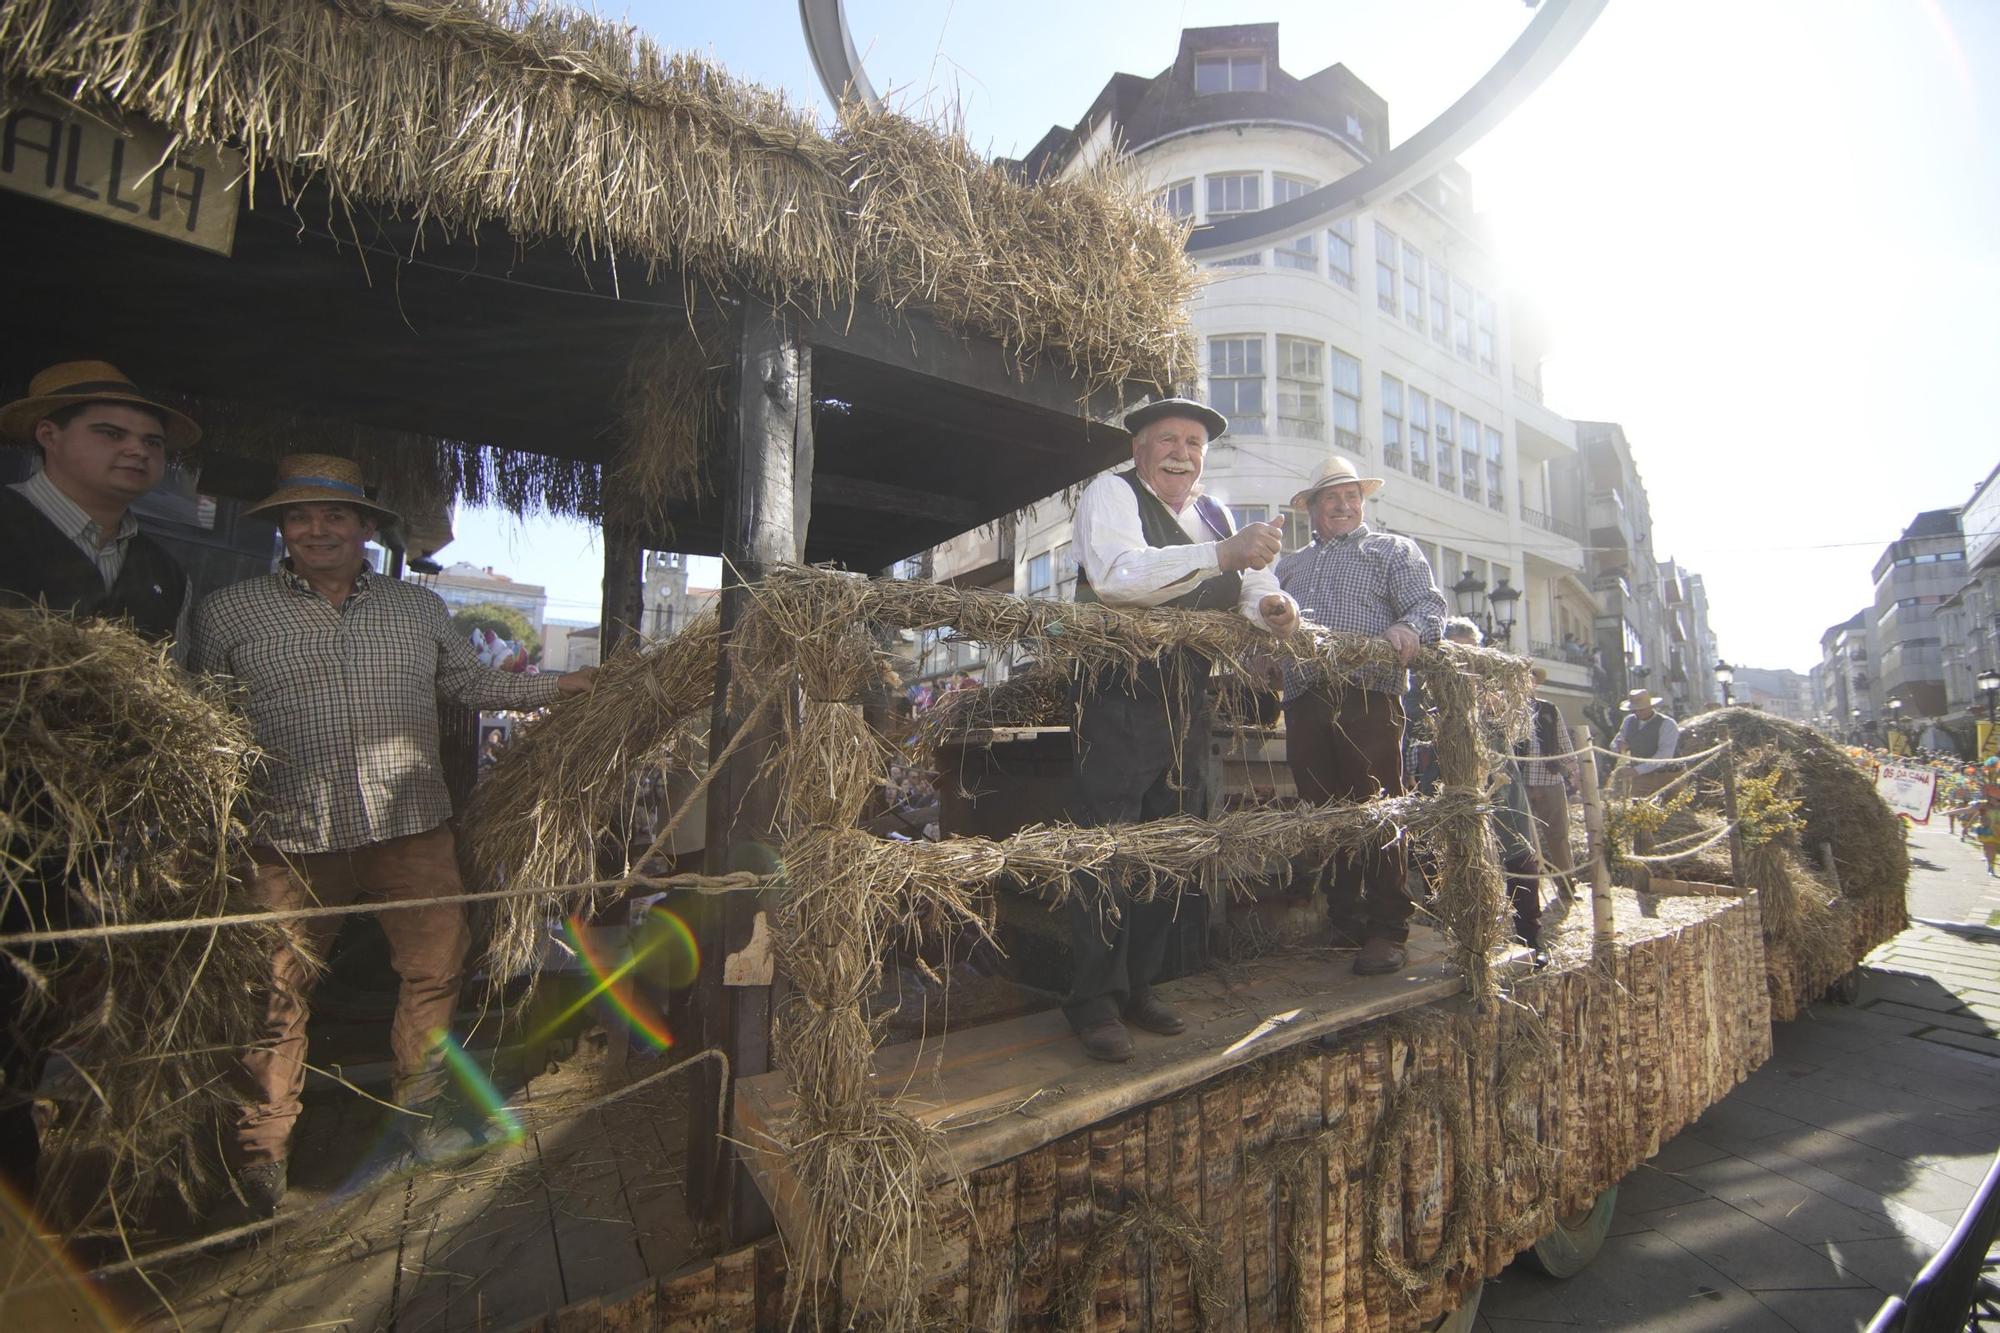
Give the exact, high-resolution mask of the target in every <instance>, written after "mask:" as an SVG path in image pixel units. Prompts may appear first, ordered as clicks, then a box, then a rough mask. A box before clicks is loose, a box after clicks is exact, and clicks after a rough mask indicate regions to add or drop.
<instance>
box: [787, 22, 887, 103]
mask: <svg viewBox="0 0 2000 1333" xmlns="http://www.w3.org/2000/svg"><path fill="white" fill-rule="evenodd" d="M799 24H800V26H802V27H803V28H804V29H805V30H806V51H807V53H808V54H810V55H811V56H812V62H813V69H814V70H816V71H818V73H819V86H820V87H822V88H824V89H826V95H827V98H828V100H830V101H831V102H832V103H833V105H834V106H835V108H839V107H841V106H842V105H844V104H846V103H847V102H849V101H858V102H860V103H861V104H862V105H863V106H865V107H867V108H868V109H869V110H870V111H879V110H881V109H882V99H881V97H880V96H879V95H878V94H877V93H876V92H875V85H874V84H872V83H870V82H869V81H868V71H867V70H865V69H863V68H862V67H861V57H860V56H859V55H857V54H855V50H854V38H853V37H852V36H850V35H849V33H848V31H847V9H846V6H844V5H843V4H842V3H841V0H799Z"/></svg>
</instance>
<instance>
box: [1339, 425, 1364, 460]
mask: <svg viewBox="0 0 2000 1333" xmlns="http://www.w3.org/2000/svg"><path fill="white" fill-rule="evenodd" d="M1333 444H1334V447H1335V448H1337V449H1345V450H1346V451H1347V452H1348V453H1350V454H1353V455H1354V456H1355V457H1356V458H1366V457H1368V441H1367V439H1366V438H1364V437H1363V436H1360V435H1356V434H1355V433H1354V432H1353V431H1351V430H1342V429H1340V428H1339V427H1338V426H1336V427H1334V430H1333Z"/></svg>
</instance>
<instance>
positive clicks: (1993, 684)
mask: <svg viewBox="0 0 2000 1333" xmlns="http://www.w3.org/2000/svg"><path fill="white" fill-rule="evenodd" d="M1979 692H1980V693H1981V694H1983V695H1985V696H1986V720H1987V721H1988V722H1992V721H1995V720H1996V716H1997V715H1996V714H1995V713H1994V711H1993V709H1994V704H1995V703H1996V701H2000V671H1995V670H1994V669H1993V668H1992V667H1988V668H1986V670H1984V671H1982V672H1980V673H1979Z"/></svg>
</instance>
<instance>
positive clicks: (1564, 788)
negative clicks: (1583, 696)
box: [1514, 667, 1583, 901]
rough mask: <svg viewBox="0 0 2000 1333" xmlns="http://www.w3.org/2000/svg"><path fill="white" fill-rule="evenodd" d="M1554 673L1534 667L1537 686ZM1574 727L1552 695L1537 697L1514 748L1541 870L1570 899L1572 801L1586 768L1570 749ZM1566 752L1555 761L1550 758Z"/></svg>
mask: <svg viewBox="0 0 2000 1333" xmlns="http://www.w3.org/2000/svg"><path fill="white" fill-rule="evenodd" d="M1548 679H1549V673H1548V672H1547V671H1545V670H1544V669H1542V668H1541V667H1536V668H1535V669H1534V681H1535V685H1536V687H1537V688H1539V687H1540V686H1542V685H1544V684H1546V683H1547V682H1548ZM1570 748H1571V747H1570V744H1569V729H1568V728H1567V727H1565V726H1564V725H1563V720H1562V713H1561V712H1560V711H1558V710H1557V708H1556V706H1555V705H1554V704H1552V703H1550V702H1549V701H1548V700H1547V699H1543V698H1540V697H1537V698H1535V699H1534V700H1533V701H1532V703H1531V705H1530V714H1529V719H1528V735H1527V738H1526V739H1525V740H1523V741H1521V742H1520V743H1519V744H1518V745H1517V746H1516V747H1515V750H1514V753H1515V755H1516V756H1517V757H1518V758H1519V759H1520V761H1521V777H1522V779H1523V781H1524V782H1525V783H1526V787H1527V793H1528V808H1529V809H1530V810H1531V811H1533V812H1534V816H1535V843H1536V846H1537V847H1538V848H1539V849H1540V852H1541V861H1542V869H1543V870H1544V871H1545V872H1546V873H1548V874H1551V875H1554V876H1555V877H1556V892H1558V893H1559V894H1561V895H1562V897H1563V899H1564V900H1565V901H1567V900H1570V899H1573V898H1574V897H1575V896H1576V881H1575V874H1576V859H1575V855H1574V853H1573V852H1572V851H1571V849H1570V842H1569V835H1570V827H1569V803H1570V801H1571V800H1572V799H1574V798H1575V796H1576V794H1577V791H1578V788H1579V785H1580V784H1581V783H1582V781H1583V771H1582V769H1581V768H1579V767H1578V765H1577V757H1576V756H1575V755H1573V754H1570V753H1568V752H1569V750H1570ZM1548 755H1561V756H1563V757H1562V758H1559V759H1550V758H1546V757H1545V756H1548Z"/></svg>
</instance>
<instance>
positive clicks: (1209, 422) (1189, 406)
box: [1125, 398, 1229, 443]
mask: <svg viewBox="0 0 2000 1333" xmlns="http://www.w3.org/2000/svg"><path fill="white" fill-rule="evenodd" d="M1167 417H1184V418H1186V419H1187V420H1189V421H1199V422H1200V423H1201V424H1202V425H1204V426H1206V427H1208V438H1209V441H1210V442H1211V443H1213V442H1214V441H1216V440H1219V439H1221V438H1222V437H1223V436H1225V435H1227V434H1228V433H1229V418H1228V417H1225V416H1224V415H1222V413H1220V412H1218V411H1216V410H1215V409H1214V408H1212V407H1210V406H1208V405H1207V404H1206V403H1197V402H1196V401H1195V400H1194V399H1192V398H1156V399H1154V400H1153V401H1152V402H1150V403H1147V404H1145V405H1144V406H1143V407H1135V408H1133V409H1132V410H1131V411H1130V412H1127V413H1126V414H1125V429H1126V430H1129V431H1131V432H1132V433H1133V434H1134V435H1137V434H1138V433H1139V432H1140V431H1141V430H1144V429H1145V428H1146V427H1147V426H1150V425H1152V424H1153V423H1154V422H1155V421H1162V420H1165V419H1166V418H1167Z"/></svg>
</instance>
